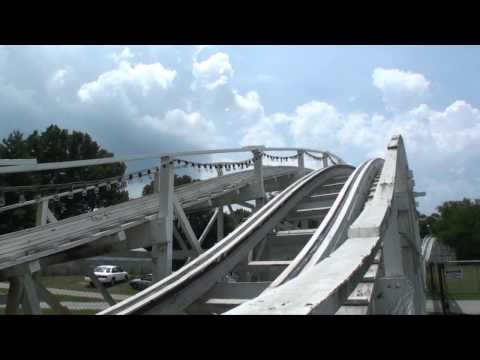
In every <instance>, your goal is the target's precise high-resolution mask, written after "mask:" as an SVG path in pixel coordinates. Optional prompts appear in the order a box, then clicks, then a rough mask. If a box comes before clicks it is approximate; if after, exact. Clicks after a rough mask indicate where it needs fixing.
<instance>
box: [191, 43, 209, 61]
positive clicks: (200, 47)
mask: <svg viewBox="0 0 480 360" xmlns="http://www.w3.org/2000/svg"><path fill="white" fill-rule="evenodd" d="M212 47H213V46H212V45H193V49H194V53H193V60H195V61H196V60H197V58H198V55H200V53H201V52H202V51H203V50H205V49H208V48H212Z"/></svg>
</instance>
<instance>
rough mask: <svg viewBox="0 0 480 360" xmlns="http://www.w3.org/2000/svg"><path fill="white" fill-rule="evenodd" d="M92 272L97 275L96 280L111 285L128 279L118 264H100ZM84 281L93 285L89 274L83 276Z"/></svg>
mask: <svg viewBox="0 0 480 360" xmlns="http://www.w3.org/2000/svg"><path fill="white" fill-rule="evenodd" d="M93 273H94V274H95V276H96V277H97V279H98V281H100V282H101V283H104V284H109V285H111V286H113V285H115V283H117V282H121V281H125V280H128V273H127V272H126V271H124V270H123V269H122V268H121V267H120V266H115V265H102V266H97V267H96V268H95V269H94V270H93ZM85 281H87V282H89V283H90V285H92V286H93V282H92V280H91V279H90V277H89V276H85Z"/></svg>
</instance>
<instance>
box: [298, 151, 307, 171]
mask: <svg viewBox="0 0 480 360" xmlns="http://www.w3.org/2000/svg"><path fill="white" fill-rule="evenodd" d="M297 155H298V167H299V168H300V169H304V168H305V155H304V151H303V150H298V151H297Z"/></svg>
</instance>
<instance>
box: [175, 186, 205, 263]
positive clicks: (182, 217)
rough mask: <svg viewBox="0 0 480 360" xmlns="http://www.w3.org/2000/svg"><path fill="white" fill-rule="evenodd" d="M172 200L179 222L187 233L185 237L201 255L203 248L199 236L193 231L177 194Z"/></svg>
mask: <svg viewBox="0 0 480 360" xmlns="http://www.w3.org/2000/svg"><path fill="white" fill-rule="evenodd" d="M172 198H173V206H174V209H175V214H176V215H177V218H178V222H179V224H180V226H181V227H182V229H183V231H184V233H185V237H186V238H187V241H188V243H189V244H190V245H191V246H192V249H194V250H195V251H196V252H197V253H198V254H201V253H202V248H201V247H200V244H199V242H198V239H197V236H196V235H195V232H194V231H193V229H192V226H191V225H190V222H189V221H188V218H187V215H186V214H185V212H184V211H183V208H182V205H181V204H180V202H179V201H178V199H177V197H176V196H175V194H173V196H172Z"/></svg>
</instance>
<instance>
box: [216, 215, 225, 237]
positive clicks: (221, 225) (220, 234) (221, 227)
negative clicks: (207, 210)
mask: <svg viewBox="0 0 480 360" xmlns="http://www.w3.org/2000/svg"><path fill="white" fill-rule="evenodd" d="M224 235H225V234H224V216H223V206H220V207H219V208H218V214H217V241H220V240H222V239H223V237H224Z"/></svg>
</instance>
